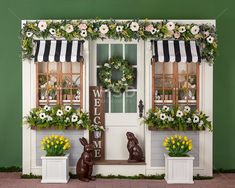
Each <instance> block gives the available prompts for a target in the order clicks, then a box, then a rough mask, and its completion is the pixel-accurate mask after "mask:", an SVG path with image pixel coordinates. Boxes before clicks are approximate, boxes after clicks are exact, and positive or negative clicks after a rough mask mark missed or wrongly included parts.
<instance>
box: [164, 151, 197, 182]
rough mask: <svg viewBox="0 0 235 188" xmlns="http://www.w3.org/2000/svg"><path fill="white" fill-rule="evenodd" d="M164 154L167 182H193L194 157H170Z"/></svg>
mask: <svg viewBox="0 0 235 188" xmlns="http://www.w3.org/2000/svg"><path fill="white" fill-rule="evenodd" d="M164 156H165V180H166V182H167V183H169V184H176V183H185V184H193V183H194V182H193V160H194V157H192V156H189V157H170V156H169V155H168V154H164Z"/></svg>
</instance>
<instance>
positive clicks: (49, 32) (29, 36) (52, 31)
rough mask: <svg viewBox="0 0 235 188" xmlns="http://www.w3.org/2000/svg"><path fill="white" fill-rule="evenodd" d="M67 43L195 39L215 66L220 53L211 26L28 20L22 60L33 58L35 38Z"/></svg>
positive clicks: (109, 21) (137, 22) (141, 22)
mask: <svg viewBox="0 0 235 188" xmlns="http://www.w3.org/2000/svg"><path fill="white" fill-rule="evenodd" d="M35 38H37V39H38V38H39V39H40V38H43V39H46V38H54V39H64V38H65V39H66V40H72V39H74V40H76V39H78V40H80V39H84V40H96V39H106V38H110V39H124V40H125V41H131V40H133V39H134V40H140V39H142V40H147V39H156V40H185V41H189V40H195V41H196V42H197V44H198V45H199V46H200V51H201V55H202V59H205V60H206V61H207V62H209V63H213V62H214V60H215V56H216V54H217V35H216V31H215V27H214V26H213V25H210V24H200V25H199V24H193V23H192V24H181V23H177V22H171V21H158V22H153V21H148V20H141V21H140V20H129V21H118V20H117V21H116V20H112V19H111V20H105V21H103V20H47V21H40V20H37V21H28V22H26V23H25V24H24V25H23V28H22V30H21V39H22V52H23V58H32V57H33V54H32V51H33V46H34V43H33V39H35Z"/></svg>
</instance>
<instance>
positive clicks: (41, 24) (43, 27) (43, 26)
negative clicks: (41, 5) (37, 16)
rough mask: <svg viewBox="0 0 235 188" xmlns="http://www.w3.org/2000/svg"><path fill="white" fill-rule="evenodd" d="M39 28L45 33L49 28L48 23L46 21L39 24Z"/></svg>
mask: <svg viewBox="0 0 235 188" xmlns="http://www.w3.org/2000/svg"><path fill="white" fill-rule="evenodd" d="M38 28H39V30H40V31H45V30H46V28H47V23H46V22H45V21H40V22H38Z"/></svg>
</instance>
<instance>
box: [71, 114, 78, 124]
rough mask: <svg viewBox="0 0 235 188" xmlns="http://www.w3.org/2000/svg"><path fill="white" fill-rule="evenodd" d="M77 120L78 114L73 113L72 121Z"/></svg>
mask: <svg viewBox="0 0 235 188" xmlns="http://www.w3.org/2000/svg"><path fill="white" fill-rule="evenodd" d="M77 120H78V116H77V115H75V114H73V115H72V117H71V121H72V122H76V121H77Z"/></svg>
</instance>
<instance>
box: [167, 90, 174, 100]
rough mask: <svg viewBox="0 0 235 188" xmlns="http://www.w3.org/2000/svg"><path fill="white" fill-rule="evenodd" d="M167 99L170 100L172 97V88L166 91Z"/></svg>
mask: <svg viewBox="0 0 235 188" xmlns="http://www.w3.org/2000/svg"><path fill="white" fill-rule="evenodd" d="M168 99H169V100H172V99H173V96H172V90H169V91H168Z"/></svg>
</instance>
